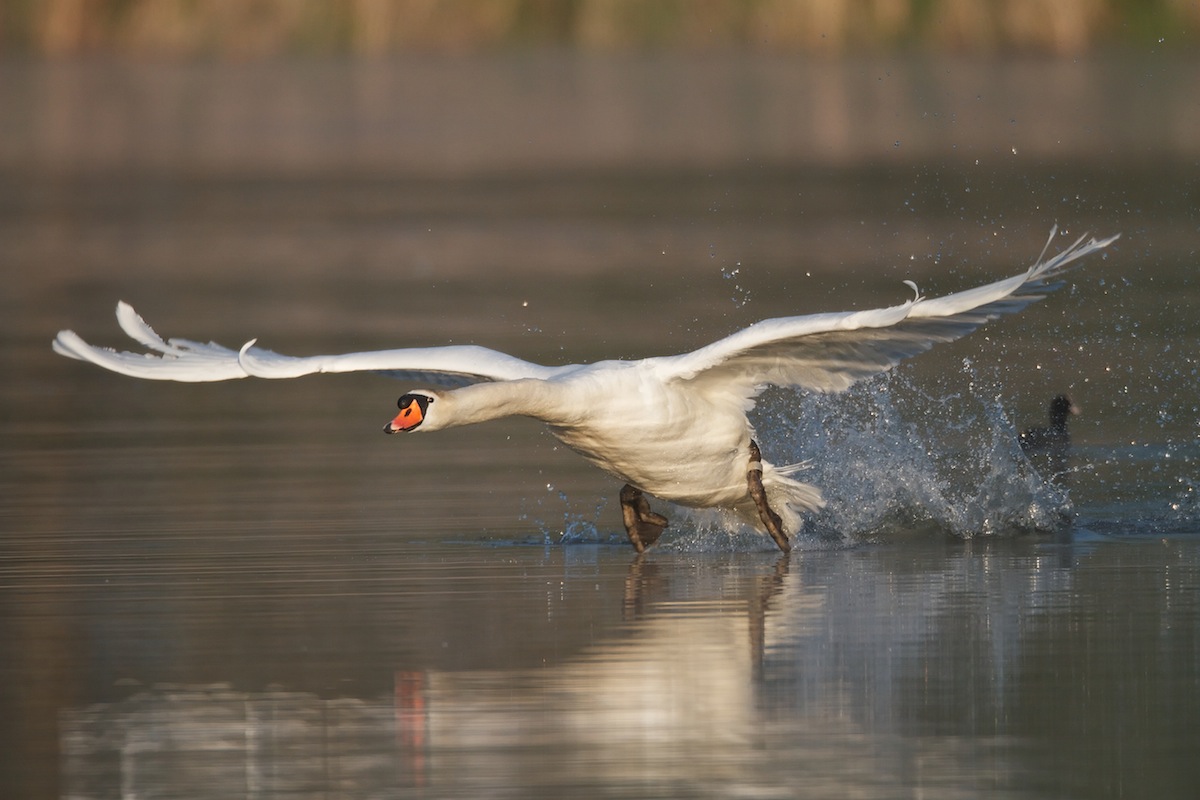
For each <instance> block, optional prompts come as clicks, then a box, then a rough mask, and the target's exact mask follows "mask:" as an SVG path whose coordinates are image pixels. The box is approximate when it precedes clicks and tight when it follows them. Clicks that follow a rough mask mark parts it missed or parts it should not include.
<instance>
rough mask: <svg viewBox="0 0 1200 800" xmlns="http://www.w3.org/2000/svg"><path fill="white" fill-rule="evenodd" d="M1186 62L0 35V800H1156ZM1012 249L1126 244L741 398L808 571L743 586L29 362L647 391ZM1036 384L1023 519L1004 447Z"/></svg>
mask: <svg viewBox="0 0 1200 800" xmlns="http://www.w3.org/2000/svg"><path fill="white" fill-rule="evenodd" d="M1198 41H1200V4H1198V3H1196V2H1194V0H1158V1H1157V2H1134V1H1133V0H1007V1H1005V2H1001V1H999V0H995V1H990V0H845V1H844V2H836V0H796V2H785V1H784V0H758V1H756V0H745V2H734V1H733V0H696V2H683V1H682V0H680V1H679V2H674V1H671V0H667V1H664V2H639V1H638V0H563V1H562V2H553V1H552V0H484V1H481V2H466V0H409V1H408V2H386V1H385V0H345V2H334V1H333V0H325V1H324V2H321V1H319V0H294V1H293V0H246V1H244V2H237V1H236V0H211V1H208V2H204V1H197V0H42V1H40V2H38V1H37V0H0V275H2V276H3V281H2V282H0V376H2V378H0V652H3V654H4V655H3V658H0V795H3V796H12V797H38V796H54V795H64V796H67V795H69V796H72V797H89V796H96V797H100V796H113V795H114V794H116V793H118V792H121V793H122V794H124V795H126V796H138V795H139V794H141V795H142V796H151V795H155V796H161V795H164V794H175V795H181V794H186V791H185V790H190V791H192V792H193V794H202V793H197V792H196V791H195V790H196V787H209V789H210V790H211V791H210V793H209V795H208V796H214V797H215V796H221V797H228V796H236V795H237V794H240V793H244V794H253V793H254V792H255V791H257V792H258V794H259V796H268V795H270V794H271V791H269V790H270V789H271V788H272V787H274V789H275V790H277V793H284V789H285V788H287V787H288V786H290V787H291V788H290V789H288V791H291V792H292V794H290V795H289V796H301V795H303V794H304V793H305V792H309V793H311V794H312V795H313V796H336V795H337V791H339V790H345V787H347V786H352V785H353V786H355V787H358V788H361V787H364V786H365V787H369V788H374V789H376V790H378V791H377V793H378V794H381V795H382V794H387V795H388V796H446V797H454V796H483V794H484V790H487V791H492V792H501V793H502V792H504V791H509V793H510V795H511V796H521V797H536V796H545V797H561V796H579V792H578V791H577V790H578V789H579V788H580V787H581V786H582V787H595V786H601V787H603V788H605V789H606V793H605V796H612V797H617V796H630V797H634V796H656V795H663V796H665V795H668V794H670V795H674V796H697V797H705V796H715V795H714V792H724V794H725V796H732V795H737V796H792V791H793V789H794V787H796V786H799V785H805V786H812V787H814V792H816V793H817V794H818V795H819V796H837V795H846V794H855V795H856V796H863V797H875V796H878V797H891V796H896V794H906V793H907V795H910V796H917V795H921V796H936V790H938V789H941V790H943V791H944V793H945V796H954V797H965V796H988V797H995V796H1007V797H1048V798H1049V797H1055V798H1057V797H1069V796H1077V797H1097V796H1126V797H1128V796H1139V795H1140V796H1146V797H1167V796H1190V795H1188V792H1190V791H1192V790H1193V787H1194V786H1195V779H1196V775H1195V766H1194V758H1192V757H1191V754H1192V753H1194V752H1195V750H1196V746H1197V744H1196V736H1197V732H1196V730H1197V729H1196V726H1195V724H1194V722H1195V718H1196V712H1197V709H1198V708H1200V701H1198V697H1197V684H1196V681H1195V676H1196V674H1197V670H1198V669H1200V666H1198V661H1197V659H1198V658H1200V648H1198V647H1197V631H1200V624H1198V620H1200V607H1198V605H1197V600H1196V598H1197V597H1200V595H1198V594H1197V593H1196V591H1195V587H1196V586H1197V585H1198V580H1200V578H1198V576H1200V557H1198V556H1197V551H1196V548H1195V545H1194V542H1195V541H1196V540H1195V534H1196V533H1197V531H1200V503H1198V502H1197V499H1196V498H1197V487H1198V486H1200V466H1198V464H1200V462H1198V458H1200V448H1198V446H1197V430H1198V429H1200V405H1198V403H1197V400H1196V396H1197V391H1196V389H1197V375H1198V372H1197V370H1198V369H1200V366H1198V365H1197V358H1198V356H1197V353H1198V352H1200V315H1197V313H1196V309H1197V307H1200V291H1198V288H1197V286H1198V284H1197V280H1196V255H1197V254H1196V251H1197V244H1198V242H1200V213H1198V208H1200V99H1198V98H1200V95H1198V93H1197V91H1196V87H1197V86H1200V54H1198V52H1197V49H1196V48H1197V44H1198ZM1056 223H1057V224H1058V225H1060V226H1061V228H1062V232H1061V234H1060V235H1059V237H1058V239H1057V241H1056V243H1055V245H1054V246H1056V247H1058V246H1065V245H1066V244H1067V243H1069V242H1070V241H1072V240H1073V239H1074V237H1075V236H1078V235H1080V234H1083V233H1084V232H1086V231H1092V232H1094V233H1096V234H1098V235H1107V234H1112V233H1117V232H1120V233H1121V234H1122V238H1121V240H1120V241H1119V242H1118V243H1117V244H1115V245H1114V246H1113V247H1112V248H1110V249H1109V250H1108V251H1107V252H1106V253H1105V254H1104V255H1103V256H1098V257H1095V258H1093V259H1090V260H1089V261H1088V263H1087V264H1086V265H1084V267H1083V268H1082V269H1080V270H1078V271H1077V272H1074V273H1072V275H1071V276H1070V278H1069V281H1068V285H1067V287H1066V288H1064V289H1063V290H1062V291H1060V292H1058V293H1057V294H1056V295H1054V296H1053V297H1052V298H1051V299H1049V300H1047V301H1045V302H1043V303H1041V304H1038V305H1037V306H1034V307H1032V308H1030V309H1028V310H1027V311H1025V312H1024V313H1023V314H1022V315H1021V316H1020V317H1018V318H1016V319H1012V320H1008V321H1005V322H1000V323H997V324H995V325H993V326H991V327H989V328H988V329H987V330H985V331H982V332H980V333H979V334H977V335H974V336H971V337H968V338H967V339H965V340H963V341H961V342H958V343H955V344H953V345H950V346H947V347H943V348H938V349H936V350H934V351H932V352H930V353H929V354H926V355H923V356H921V357H920V358H918V359H914V360H913V362H911V364H909V365H907V366H905V367H904V368H902V369H901V370H898V371H897V374H896V376H895V377H892V378H885V379H880V380H879V381H874V382H870V383H869V384H867V385H864V386H862V387H859V388H858V389H856V390H855V391H854V392H851V393H850V394H849V395H846V396H842V397H841V398H834V399H826V398H809V397H802V396H799V395H796V394H795V393H779V394H771V395H768V396H766V397H764V401H763V403H762V406H761V408H760V416H759V417H758V418H757V420H756V421H757V422H758V424H759V426H760V430H761V431H762V433H763V439H764V442H765V444H764V451H765V452H766V455H767V456H768V458H771V459H772V460H776V461H781V462H782V461H786V460H796V461H799V460H802V459H807V458H814V459H815V464H816V465H815V466H814V468H813V471H812V472H811V473H810V474H811V475H812V477H813V480H814V481H816V482H819V483H820V484H821V485H822V488H823V489H824V490H825V492H826V495H827V497H829V498H830V501H831V505H830V509H831V510H830V515H829V516H828V517H826V518H825V519H823V520H822V524H823V525H824V526H825V527H826V528H827V529H829V530H833V531H834V532H835V534H836V536H837V537H840V538H839V540H838V542H837V543H838V544H839V545H840V547H832V548H830V549H827V550H823V551H822V552H821V553H815V552H804V553H803V556H802V557H797V558H796V559H794V560H793V563H792V565H791V571H790V572H789V566H788V564H787V563H786V562H783V563H776V562H775V560H774V559H775V554H774V553H773V552H769V551H768V552H762V551H761V550H759V549H757V548H758V545H759V544H760V542H758V540H756V539H754V538H752V537H749V538H747V537H743V538H740V539H739V538H736V537H734V538H731V537H730V536H728V535H727V532H726V531H725V530H723V529H722V528H721V527H720V526H713V525H711V524H708V523H705V522H704V521H695V520H691V519H689V518H687V517H684V516H682V515H681V512H680V511H679V510H678V509H675V510H668V513H670V514H671V515H672V517H673V518H675V519H678V520H679V524H678V525H676V526H675V527H673V528H672V529H671V536H668V537H666V538H665V539H664V542H663V543H662V544H661V545H660V550H661V552H660V553H653V554H651V557H650V558H649V559H647V562H646V563H642V562H636V563H634V564H631V563H630V554H629V553H627V552H626V550H625V548H624V546H622V545H621V544H620V540H621V534H620V521H619V514H618V509H617V508H616V503H615V501H614V500H613V496H614V493H615V491H616V489H617V488H618V487H617V486H616V485H614V482H613V481H612V479H610V478H608V477H607V476H604V475H601V474H599V473H598V472H596V471H595V470H593V469H591V468H590V467H588V466H587V465H585V464H582V463H581V460H580V459H579V458H578V457H576V456H575V455H574V454H572V453H569V452H565V451H564V450H563V448H561V447H559V446H558V445H557V444H556V443H555V442H554V441H553V440H552V439H551V438H550V437H549V436H547V435H545V434H544V433H543V432H542V431H541V430H540V428H539V427H538V426H536V425H532V424H530V423H528V422H527V421H522V420H512V421H504V422H499V423H496V424H492V425H487V426H480V427H479V428H477V429H465V430H461V431H448V432H445V433H444V434H439V435H437V436H431V437H419V436H418V437H403V438H402V437H384V436H383V435H382V434H381V433H380V432H379V429H380V427H381V426H382V424H383V423H384V422H385V421H386V420H387V419H388V418H390V417H391V415H392V414H393V413H394V401H395V398H396V396H397V395H398V394H399V393H400V392H401V391H403V389H404V388H406V387H402V386H399V385H395V384H393V383H391V382H388V381H386V380H383V379H381V378H379V377H377V376H372V375H347V376H338V377H320V376H317V377H313V378H307V379H303V380H297V381H287V382H283V383H278V382H270V381H234V382H230V383H228V384H217V385H177V384H152V383H148V382H141V381H135V380H132V379H127V378H123V377H120V376H115V375H111V374H108V373H105V372H103V371H101V370H99V369H96V368H93V367H91V366H90V365H85V364H79V363H74V362H70V361H68V360H66V359H63V358H61V357H59V356H57V355H55V354H53V353H52V352H51V350H50V341H51V339H52V338H53V336H54V334H55V332H57V331H58V330H60V329H63V328H71V329H74V330H76V331H77V332H78V333H80V334H81V335H82V336H83V337H84V338H85V339H87V340H88V341H91V342H94V343H98V344H105V345H114V346H119V347H122V348H124V347H128V346H131V345H132V343H129V342H127V341H126V340H124V339H123V337H122V335H121V334H120V332H119V331H118V330H117V329H116V326H115V324H114V320H113V316H112V314H113V307H114V305H115V303H116V301H117V300H120V299H124V300H126V301H129V302H130V303H132V304H133V305H134V306H135V307H136V308H137V309H138V311H140V312H141V313H143V314H144V315H145V317H146V319H147V320H148V321H149V322H150V324H152V325H154V326H155V327H156V329H157V330H158V331H159V332H160V333H161V334H163V335H165V336H168V337H170V336H180V337H188V338H193V339H201V340H206V341H207V340H209V339H213V340H216V341H218V342H221V343H223V344H226V345H231V346H237V345H239V344H240V343H242V342H244V341H246V340H248V339H250V338H252V337H259V339H260V344H262V345H263V346H266V347H269V348H271V349H276V350H278V351H281V352H284V353H289V354H296V355H304V354H311V353H318V352H341V351H352V350H367V349H380V348H391V347H400V346H426V345H428V346H433V345H443V344H448V343H466V342H473V343H478V344H484V345H488V346H491V347H495V348H498V349H502V350H506V351H509V352H512V353H514V354H516V355H519V356H521V357H524V358H529V359H533V360H543V361H546V362H550V363H563V362H566V361H584V360H592V359H598V358H614V357H638V356H646V355H656V354H664V353H674V352H681V351H685V350H688V349H691V348H694V347H697V346H700V345H703V344H705V343H707V342H709V341H711V340H713V339H715V338H717V337H719V336H723V335H725V334H728V333H729V332H731V331H733V330H735V329H737V328H739V327H741V326H744V325H747V324H750V323H752V322H754V321H756V320H758V319H761V318H765V317H771V316H781V315H793V314H800V313H809V312H817V311H827V310H842V309H849V308H865V307H874V306H878V305H882V304H890V303H895V302H899V301H902V300H906V299H908V298H909V296H910V290H909V289H908V288H907V287H905V286H904V285H903V284H902V283H901V282H902V281H903V280H906V279H912V280H915V281H917V282H918V283H919V284H920V286H921V288H922V290H923V291H924V292H925V293H926V294H928V295H931V296H934V295H938V294H942V293H944V292H948V291H953V290H957V289H961V288H966V287H968V286H973V285H977V284H979V283H983V282H987V281H990V280H994V279H996V278H998V277H1000V276H1007V275H1010V274H1013V273H1014V272H1016V271H1018V270H1020V269H1023V268H1024V267H1026V266H1027V265H1029V264H1030V263H1032V261H1033V260H1034V259H1035V258H1036V257H1037V254H1038V252H1039V251H1040V250H1041V248H1042V246H1043V243H1044V242H1045V240H1046V236H1047V234H1048V232H1049V230H1050V228H1051V226H1052V225H1054V224H1056ZM1062 391H1067V392H1070V393H1071V395H1072V397H1073V398H1074V400H1075V402H1076V404H1077V405H1079V406H1080V407H1081V408H1082V410H1083V413H1082V415H1081V416H1079V417H1077V418H1075V419H1073V420H1072V431H1073V434H1074V437H1075V455H1074V462H1073V472H1072V474H1071V478H1070V481H1071V485H1070V501H1066V499H1065V497H1064V496H1063V495H1061V494H1054V493H1050V494H1049V495H1048V494H1047V490H1046V487H1045V486H1044V485H1043V484H1042V483H1041V482H1040V480H1039V479H1037V477H1036V476H1034V475H1031V473H1030V471H1029V470H1028V468H1027V465H1026V464H1025V462H1024V461H1023V459H1022V458H1021V456H1020V453H1019V449H1018V448H1017V447H1016V440H1015V435H1016V431H1017V430H1019V429H1021V428H1024V427H1027V426H1030V425H1036V424H1044V420H1045V416H1046V406H1047V403H1048V401H1049V400H1050V398H1051V397H1052V396H1054V395H1055V394H1057V393H1059V392H1062ZM1072 502H1073V506H1072V505H1071V503H1072ZM1064 503H1065V506H1064ZM1064 507H1066V508H1067V509H1068V510H1071V509H1073V511H1074V514H1075V516H1074V519H1075V522H1076V524H1075V527H1074V529H1073V538H1071V537H1068V538H1069V539H1070V540H1069V541H1067V542H1066V543H1064V542H1062V541H1061V540H1059V539H1054V538H1053V537H1041V536H1038V537H1025V536H1022V535H1021V534H1022V533H1026V532H1028V530H1029V529H1030V528H1037V527H1038V526H1039V524H1040V523H1042V522H1044V521H1045V520H1046V518H1047V515H1050V516H1051V517H1053V515H1054V514H1055V513H1057V512H1059V511H1062V510H1063V508H1064ZM1055 518H1057V517H1055ZM997 534H998V535H997ZM672 537H674V538H672ZM818 544H821V546H822V547H824V546H825V545H828V544H829V542H828V541H827V540H826V541H823V542H821V543H818ZM560 545H561V546H560ZM609 545H613V546H609ZM768 545H769V543H768ZM800 549H801V550H802V551H803V549H804V548H800ZM1114 598H1115V600H1114ZM747 609H748V611H747ZM747 623H749V624H747ZM681 664H686V665H687V670H686V671H684V672H681V671H680V665H681ZM604 676H613V677H612V679H611V680H609V681H607V682H605V681H604V680H603V678H604ZM647 676H655V679H654V680H648V679H647ZM680 709H683V710H684V712H682V713H681V712H680ZM689 709H696V711H695V712H693V711H691V710H689ZM598 712H604V713H599V715H598ZM339 714H341V715H342V716H340V717H339V716H338V715H339ZM650 718H653V719H654V720H657V722H654V723H648V722H646V720H647V719H650ZM218 719H219V720H223V722H221V723H220V724H217V723H215V722H214V720H218ZM597 720H599V721H597ZM226 722H227V723H228V726H226ZM206 726H207V727H206ZM547 730H549V731H553V732H556V733H555V735H554V736H552V737H549V738H551V739H553V741H547V740H545V739H529V738H526V737H527V736H534V735H536V732H544V731H547ZM347 731H349V733H348V732H347ZM356 731H357V732H358V733H361V736H359V735H358V733H355V732H356ZM630 731H633V732H634V733H636V734H637V735H638V736H641V737H642V738H641V739H633V738H631V737H630V736H629V735H627V734H628V733H629V732H630ZM764 731H765V732H769V733H770V739H769V741H766V734H765V733H763V732H764ZM829 731H835V732H837V735H835V736H830V735H829V733H828V732H829ZM543 735H544V734H543ZM356 737H357V738H356ZM689 737H691V738H689ZM723 737H724V738H723ZM730 737H732V738H730ZM530 741H534V742H535V743H537V744H538V746H537V747H530V746H528V745H529V742H530ZM680 741H683V742H685V743H687V749H686V753H687V754H688V757H686V758H683V757H681V758H669V759H668V758H663V757H662V754H664V753H666V754H674V753H677V752H681V751H679V750H678V749H677V748H676V747H675V746H674V745H676V744H677V743H679V742H680ZM213 742H217V743H218V744H219V745H220V746H217V745H214V744H213ZM631 742H633V743H634V744H630V743H631ZM163 743H166V744H163ZM264 743H266V744H264ZM642 743H645V746H642ZM635 745H636V746H635ZM760 745H763V746H760ZM543 747H546V748H551V749H552V752H553V753H554V757H547V756H546V755H545V754H546V753H547V752H549V751H548V750H545V749H542V748H543ZM554 748H557V749H554ZM398 754H399V755H398ZM481 763H482V764H485V765H489V766H490V769H491V770H492V772H488V770H487V769H476V771H473V770H472V769H471V767H476V768H478V765H479V764H481ZM548 764H554V765H556V769H555V770H554V771H547V765H548ZM981 764H982V765H983V766H982V768H981V766H980V765H981ZM281 776H283V777H281ZM288 776H302V778H303V787H301V788H297V785H298V784H288V783H287V780H288V779H289V778H288ZM531 776H534V777H531ZM296 780H297V781H300V778H297V779H296ZM272 781H275V782H276V783H272ZM339 781H341V782H340V783H339ZM472 781H475V783H472ZM539 781H541V783H539ZM281 787H282V788H281ZM339 787H340V788H339ZM497 787H498V788H497ZM712 787H718V788H716V789H713V788H712ZM251 790H253V791H251ZM726 790H728V791H726ZM997 791H999V792H1000V794H997ZM493 796H497V795H495V794H493ZM500 796H508V795H500Z"/></svg>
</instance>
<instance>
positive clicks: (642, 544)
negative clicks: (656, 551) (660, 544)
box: [621, 483, 667, 553]
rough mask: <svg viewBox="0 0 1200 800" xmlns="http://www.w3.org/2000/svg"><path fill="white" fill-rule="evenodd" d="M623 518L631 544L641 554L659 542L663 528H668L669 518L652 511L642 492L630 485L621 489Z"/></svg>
mask: <svg viewBox="0 0 1200 800" xmlns="http://www.w3.org/2000/svg"><path fill="white" fill-rule="evenodd" d="M621 517H622V518H623V519H624V520H625V533H627V534H628V535H629V543H630V544H631V545H633V549H634V550H637V551H638V552H639V553H643V552H645V551H646V548H647V547H649V546H650V545H652V544H654V543H655V542H657V541H658V537H659V536H662V532H663V528H665V527H667V518H666V517H664V516H663V515H662V514H655V513H654V512H653V511H651V510H650V503H649V502H647V501H646V497H645V495H643V494H642V490H641V489H635V488H633V487H632V486H630V485H629V484H628V483H627V484H625V485H624V486H622V487H621Z"/></svg>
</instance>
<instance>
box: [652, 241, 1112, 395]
mask: <svg viewBox="0 0 1200 800" xmlns="http://www.w3.org/2000/svg"><path fill="white" fill-rule="evenodd" d="M1057 232H1058V228H1057V226H1055V228H1054V229H1053V230H1052V231H1051V232H1050V239H1049V240H1048V241H1047V242H1046V247H1045V248H1043V250H1042V255H1041V256H1040V257H1039V258H1038V261H1037V263H1035V264H1034V265H1033V266H1032V267H1030V268H1029V270H1027V271H1026V272H1024V273H1023V274H1020V275H1015V276H1013V277H1011V278H1007V279H1005V280H1001V281H996V282H995V283H989V284H987V285H986V286H980V287H978V288H975V289H969V290H967V291H964V292H957V293H955V294H951V295H947V296H946V297H939V298H937V299H934V300H930V299H927V298H924V297H921V296H920V295H919V293H918V295H917V296H916V297H915V298H914V299H912V300H910V301H908V302H907V303H904V304H902V305H898V306H892V307H890V308H879V309H872V310H870V311H857V312H846V313H833V314H812V315H809V316H803V317H783V318H778V319H768V320H763V321H762V322H759V323H756V324H754V325H751V326H750V327H748V328H745V329H744V330H741V331H738V332H737V333H735V334H733V335H731V336H728V337H726V338H724V339H721V340H719V341H717V342H714V343H712V344H710V345H708V346H707V347H703V348H701V349H699V350H696V351H694V352H691V353H687V354H684V355H680V356H673V357H669V358H663V359H656V360H657V361H659V362H660V363H659V365H658V366H659V369H660V371H661V372H660V374H663V375H664V377H666V378H673V379H676V380H686V381H697V382H707V381H714V382H719V383H721V384H722V385H725V386H730V385H732V386H738V387H740V388H741V389H742V391H743V392H744V394H745V396H747V397H751V396H754V395H756V394H757V393H758V392H760V391H761V390H762V389H763V388H764V387H765V386H767V385H772V384H773V385H776V386H799V387H802V388H805V389H809V390H812V391H818V392H839V391H842V390H844V389H846V388H848V387H849V386H850V385H851V384H853V383H855V382H856V381H859V380H862V379H864V378H867V377H870V376H872V375H876V374H878V373H880V372H884V371H886V370H889V369H891V368H892V367H893V366H895V365H896V364H897V363H899V362H900V361H902V360H904V359H906V358H908V357H910V356H914V355H916V354H917V353H921V352H924V351H926V350H928V349H929V348H931V347H932V346H933V345H935V344H937V343H938V342H950V341H953V340H955V339H958V338H960V337H962V336H966V335H967V334H968V333H970V332H971V331H973V330H975V329H976V328H978V327H979V326H980V325H982V324H984V323H985V322H987V321H988V320H991V319H995V318H996V317H998V316H1001V315H1002V314H1011V313H1013V312H1015V311H1020V310H1021V309H1023V308H1025V306H1027V305H1029V304H1030V303H1032V302H1034V301H1035V300H1040V299H1041V298H1042V297H1044V296H1045V295H1046V293H1047V292H1050V291H1053V290H1054V289H1057V288H1058V287H1059V286H1061V283H1053V282H1052V281H1053V280H1054V279H1055V278H1056V277H1058V276H1059V275H1061V274H1062V273H1063V272H1064V271H1065V270H1066V269H1067V268H1068V267H1069V266H1070V265H1071V264H1072V263H1073V262H1075V261H1077V260H1078V259H1080V258H1083V257H1084V256H1086V255H1089V254H1091V253H1094V252H1095V251H1097V250H1100V249H1102V248H1104V247H1107V246H1108V245H1110V244H1112V243H1113V242H1114V241H1116V239H1117V236H1111V237H1109V238H1107V239H1104V240H1101V241H1097V240H1096V239H1094V238H1093V239H1088V240H1087V241H1086V242H1085V241H1084V239H1086V238H1087V237H1086V236H1082V237H1080V238H1079V239H1077V240H1076V241H1075V243H1074V244H1072V245H1071V246H1070V247H1068V248H1067V249H1066V250H1063V251H1062V252H1061V253H1059V254H1058V255H1056V256H1054V257H1053V258H1049V259H1047V258H1046V257H1045V255H1046V250H1047V249H1049V247H1050V243H1051V242H1052V241H1053V240H1054V236H1055V235H1056V233H1057ZM1118 235H1119V234H1118ZM910 285H913V284H910ZM913 288H914V289H915V288H916V286H915V285H913Z"/></svg>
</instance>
